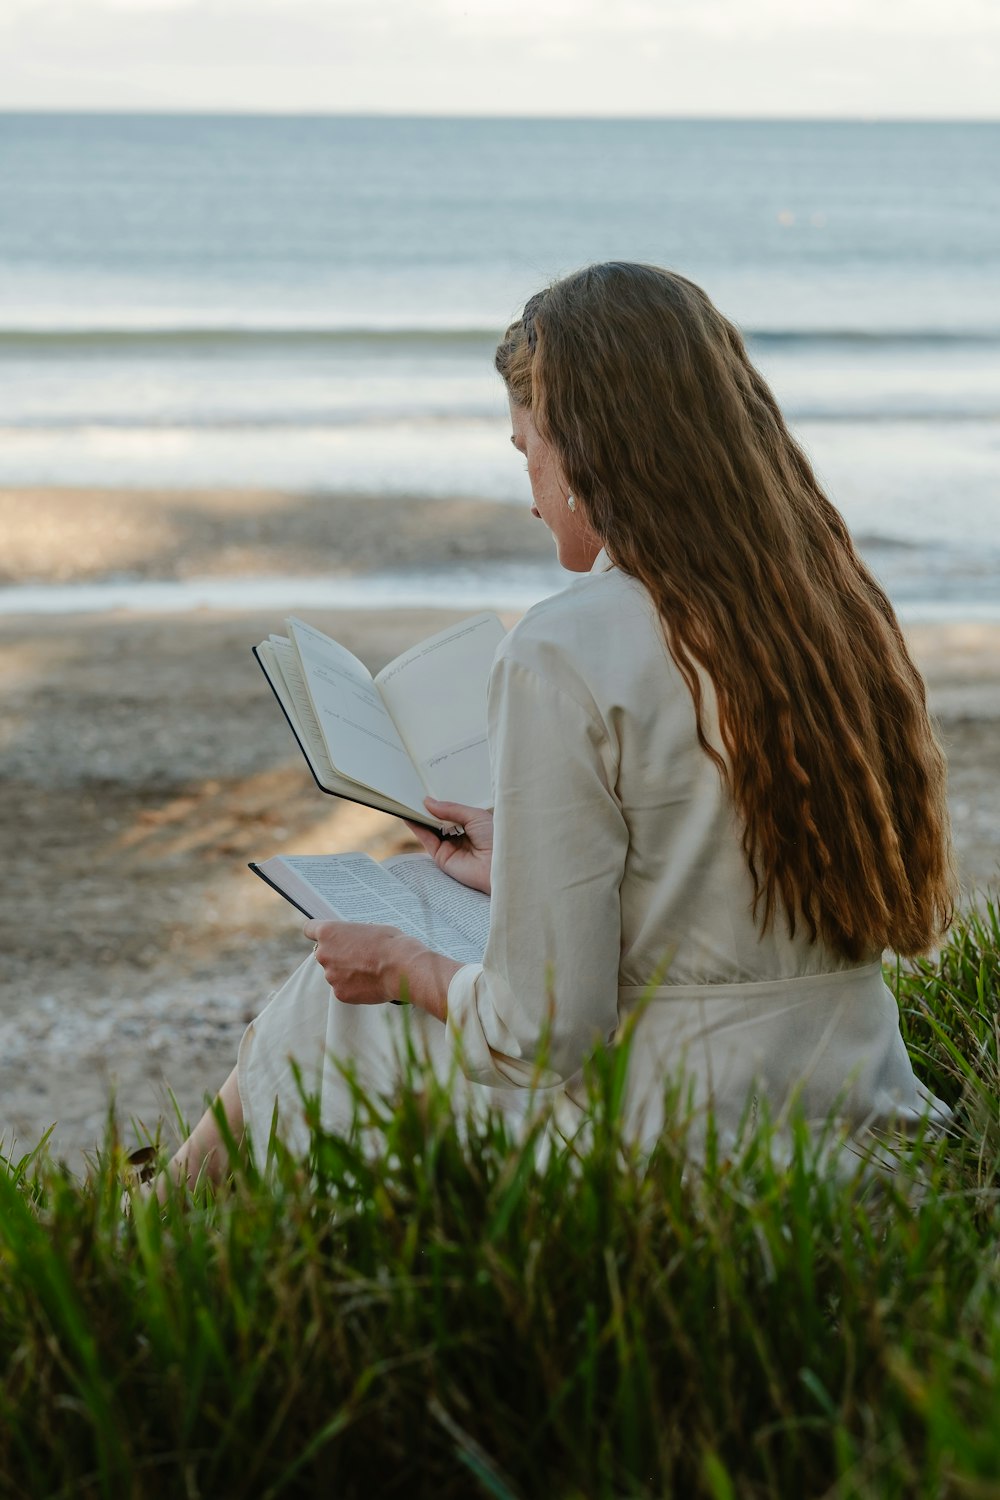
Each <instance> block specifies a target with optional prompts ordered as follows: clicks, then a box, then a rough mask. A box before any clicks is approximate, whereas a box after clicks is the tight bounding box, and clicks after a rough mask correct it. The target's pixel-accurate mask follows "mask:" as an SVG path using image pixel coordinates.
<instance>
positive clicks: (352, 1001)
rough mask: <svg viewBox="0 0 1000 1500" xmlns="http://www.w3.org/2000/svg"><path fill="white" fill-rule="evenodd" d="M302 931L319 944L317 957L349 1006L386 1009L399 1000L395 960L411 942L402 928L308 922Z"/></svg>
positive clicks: (314, 954)
mask: <svg viewBox="0 0 1000 1500" xmlns="http://www.w3.org/2000/svg"><path fill="white" fill-rule="evenodd" d="M302 931H303V932H304V933H305V935H306V937H307V938H309V940H310V941H311V942H312V943H315V945H316V946H315V950H314V952H313V957H314V958H315V960H316V962H317V963H318V964H319V966H320V968H321V969H322V970H323V973H324V974H325V975H326V979H327V983H328V984H329V985H330V987H331V989H333V990H334V991H335V992H336V995H337V999H338V1000H343V1002H344V1004H345V1005H382V1004H383V1003H384V1002H385V1001H386V1000H398V999H399V992H398V989H397V991H396V992H395V993H393V983H394V982H395V981H397V978H398V970H397V967H396V965H395V964H394V963H393V962H392V961H391V960H392V957H393V955H394V954H395V952H396V949H397V947H398V945H399V944H400V942H402V943H406V942H407V939H406V938H404V937H403V934H402V933H401V932H400V930H399V928H398V927H379V926H376V925H375V923H373V922H371V923H370V922H318V921H317V922H307V923H306V925H305V926H304V927H303V929H302ZM418 946H419V944H418Z"/></svg>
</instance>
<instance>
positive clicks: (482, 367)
mask: <svg viewBox="0 0 1000 1500" xmlns="http://www.w3.org/2000/svg"><path fill="white" fill-rule="evenodd" d="M998 167H1000V125H998V124H936V123H935V124H931V123H927V124H891V123H870V124H867V123H835V122H809V123H805V122H801V123H796V122H780V123H778V122H767V121H754V122H739V121H681V120H634V121H614V120H600V121H598V120H584V119H581V120H545V121H541V120H524V119H517V120H486V119H476V120H456V119H447V120H445V119H388V118H378V119H376V118H347V117H323V118H274V117H269V118H264V117H250V116H216V117H195V116H140V115H136V116H126V115H108V116H99V115H70V114H65V115H45V114H37V115H16V114H6V115H3V114H0V485H2V486H15V487H29V486H32V485H71V486H80V485H84V486H91V485H97V486H121V487H128V486H155V487H157V488H173V487H178V488H185V487H192V486H210V485H234V486H239V485H253V486H255V487H259V486H262V485H265V486H267V485H273V486H280V487H282V488H284V489H291V490H301V491H308V492H316V491H342V492H345V493H350V494H352V495H356V496H357V497H358V504H359V505H360V504H363V503H364V497H365V495H366V494H372V493H383V494H396V495H399V496H400V497H403V498H406V497H413V496H425V495H426V496H470V497H483V498H485V499H494V500H501V501H509V502H511V503H512V504H515V505H518V506H524V505H525V504H526V500H527V489H526V485H527V481H526V478H525V476H524V474H523V464H522V463H521V461H520V460H519V459H518V455H517V454H515V453H513V451H512V449H511V447H510V444H509V442H508V441H507V433H508V430H509V429H508V426H507V424H506V418H505V403H504V396H503V390H502V387H501V385H500V382H499V380H498V378H497V377H496V376H495V374H494V373H493V369H492V352H493V347H494V344H495V341H496V337H497V335H498V333H499V332H500V331H501V330H502V329H503V327H504V326H505V325H506V323H507V322H508V321H509V320H510V318H511V317H512V316H513V315H514V314H515V313H516V312H517V311H518V310H519V308H520V305H521V303H522V302H523V301H524V300H525V298H526V297H527V296H529V295H530V294H531V293H532V292H533V291H535V290H537V289H538V288H539V287H541V286H543V285H545V283H546V282H548V281H549V280H551V279H552V278H554V277H556V276H558V275H560V274H563V273H565V272H567V271H569V270H572V269H574V268H576V267H577V266H580V265H583V264H586V263H587V262H589V261H594V260H604V259H612V258H616V259H630V260H648V261H653V262H656V263H658V264H661V265H667V266H670V267H672V268H674V269H676V270H678V271H681V272H683V273H684V274H685V275H687V276H690V277H691V278H693V279H694V280H696V281H698V282H699V283H700V284H701V285H703V286H704V287H705V288H706V290H707V291H708V292H709V293H710V295H711V296H712V297H713V299H714V300H715V301H716V302H717V303H718V305H719V306H720V307H721V308H722V309H723V311H724V312H725V313H726V314H727V315H728V316H729V317H731V318H732V319H734V321H736V322H737V323H738V324H739V325H740V327H741V328H742V329H743V331H744V333H745V335H746V336H747V338H748V340H749V344H750V348H751V352H752V354H753V357H754V358H755V359H756V361H757V363H758V364H759V365H760V367H761V368H762V370H763V371H764V373H765V375H766V376H767V378H768V379H769V380H770V381H771V383H772V385H773V387H774V389H775V392H776V394H777V396H778V398H779V400H780V401H781V403H782V406H783V408H784V410H785V413H786V415H787V417H788V420H789V422H790V424H791V425H792V427H793V429H794V431H795V432H796V434H797V436H798V437H799V439H800V440H801V442H802V443H803V444H804V446H805V448H806V449H807V451H808V453H809V455H810V457H811V459H812V461H813V463H814V464H815V466H816V468H817V469H818V471H819V474H820V477H821V479H822V480H823V482H824V483H825V485H826V487H827V489H828V491H829V493H830V494H831V497H832V498H833V499H834V501H835V502H836V503H837V504H838V505H839V507H840V508H841V510H842V511H843V512H844V514H845V516H846V517H847V520H848V522H849V524H850V525H851V527H852V529H853V531H854V533H855V535H856V537H857V539H858V542H859V545H860V546H861V549H862V551H863V552H864V553H865V555H866V556H867V557H868V559H869V561H870V562H871V564H872V566H873V567H874V569H875V571H876V572H877V573H878V574H879V576H880V577H881V578H882V579H883V581H884V582H885V583H886V586H887V587H888V589H889V591H890V593H891V595H892V597H893V599H894V601H895V602H896V604H897V607H898V608H899V610H900V613H901V615H903V617H904V618H909V619H949V618H951V619H958V618H964V619H968V618H988V619H1000V170H998ZM456 582H457V583H458V585H459V594H457V595H456V594H454V593H453V594H452V597H465V595H468V597H469V600H470V605H471V607H474V606H475V604H476V602H477V601H486V600H489V602H492V603H495V604H503V603H509V604H511V605H521V604H524V603H526V602H530V600H531V598H532V597H539V596H540V595H541V594H543V593H545V592H548V591H550V589H551V587H552V586H553V585H554V583H556V582H558V570H557V569H555V568H554V566H553V568H552V569H550V570H546V569H544V568H542V569H538V568H536V569H524V568H522V569H516V568H513V567H501V566H499V565H498V566H497V567H496V568H495V569H492V570H491V569H486V570H485V571H483V572H482V573H480V574H476V575H474V576H473V575H469V574H466V575H465V576H464V577H459V578H458V579H457V580H455V579H453V580H452V583H451V584H450V585H449V587H450V588H451V587H452V585H454V584H455V583H456ZM328 584H329V581H327V583H326V584H324V580H321V579H317V580H316V582H315V590H316V593H317V597H321V598H322V599H323V600H324V601H325V602H330V603H336V602H339V600H340V596H341V595H343V596H344V597H345V598H346V597H347V595H350V602H354V603H357V602H358V601H359V600H360V602H361V603H373V604H377V603H379V602H380V601H381V602H384V601H385V600H386V599H389V598H392V599H393V600H396V601H399V600H401V599H403V598H405V599H406V600H408V601H410V602H422V601H424V600H425V598H426V601H427V602H430V600H431V599H432V598H435V597H438V598H439V597H440V587H441V579H440V576H438V575H429V574H418V573H416V572H413V573H412V574H409V575H406V576H405V577H404V578H399V577H397V578H389V579H373V580H367V581H364V582H360V583H358V582H355V583H352V584H347V583H340V584H338V585H337V589H338V590H339V591H340V592H339V594H337V592H336V591H335V590H332V589H331V587H330V586H328ZM214 587H216V589H217V591H221V594H224V593H225V587H226V581H225V580H220V581H219V582H218V584H217V585H214ZM94 588H96V589H97V594H96V595H95V594H94V592H93V589H94ZM101 588H102V586H100V585H96V586H93V587H92V588H91V592H90V594H87V593H86V591H84V592H83V593H82V594H81V593H80V592H79V591H77V592H76V593H75V594H74V592H73V590H72V589H65V590H59V589H52V590H45V589H40V590H35V591H34V592H33V593H32V594H30V595H29V594H26V593H21V592H20V591H17V590H0V596H2V597H0V608H13V607H34V608H67V607H70V606H71V604H72V602H73V600H74V599H76V601H77V603H78V604H80V607H98V605H99V603H100V602H101V600H103V601H104V602H105V603H107V602H109V601H110V602H118V603H121V602H125V603H128V602H129V601H134V599H136V598H137V597H141V599H143V600H145V601H146V602H147V603H150V607H153V605H152V602H151V601H153V599H154V598H156V597H158V598H159V601H160V602H159V604H158V605H156V606H155V607H163V608H170V607H175V608H183V607H187V606H188V605H189V604H190V603H191V602H192V596H191V593H190V589H187V591H186V590H185V586H182V585H168V584H167V583H163V584H162V585H157V584H155V583H147V584H145V585H140V584H138V583H130V581H129V580H128V579H124V580H122V579H118V580H115V582H114V584H113V585H108V586H107V588H106V589H105V592H104V593H103V594H102V593H101ZM268 588H269V589H271V590H272V591H276V592H277V594H280V593H281V588H282V582H281V580H280V579H274V580H269V581H268ZM302 588H303V585H302V582H301V581H298V582H297V584H296V587H295V591H294V596H293V597H294V598H301V596H302ZM108 589H111V590H112V592H111V593H109V592H108ZM114 589H117V590H118V595H114V593H113V590H114ZM157 589H159V595H157V594H156V590H157ZM324 589H325V592H324ZM123 591H124V592H123ZM345 591H346V594H345ZM286 592H287V589H286ZM15 595H16V596H17V597H16V598H15V597H14V596H15ZM85 596H86V598H89V599H91V600H92V601H93V600H94V599H96V600H97V603H94V602H91V603H89V604H87V603H80V601H81V600H83V599H84V598H85ZM244 597H245V595H244ZM18 600H20V605H18ZM32 600H33V601H34V602H33V603H32V602H31V601H32ZM46 601H47V602H46ZM171 601H173V602H171ZM195 602H218V601H217V600H214V601H213V599H212V598H209V597H206V596H204V593H203V594H202V596H200V597H199V599H198V600H197V601H195Z"/></svg>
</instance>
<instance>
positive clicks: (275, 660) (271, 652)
mask: <svg viewBox="0 0 1000 1500" xmlns="http://www.w3.org/2000/svg"><path fill="white" fill-rule="evenodd" d="M267 648H268V650H267V656H266V657H265V661H266V663H267V664H268V665H273V667H274V668H275V670H276V671H277V672H278V673H279V675H280V681H279V683H278V684H277V685H278V687H279V688H284V690H285V694H286V696H287V698H288V700H289V702H290V703H291V706H292V709H293V710H294V717H295V722H296V726H297V728H298V731H299V735H300V737H301V738H302V740H303V741H304V743H305V746H306V748H307V750H308V751H309V754H310V756H311V757H312V759H313V761H314V763H315V765H316V769H317V771H319V772H320V774H321V776H325V778H326V779H330V778H332V777H333V776H334V775H335V774H336V773H335V771H334V767H333V762H332V761H331V759H330V756H329V754H328V752H327V748H326V745H325V744H324V743H323V735H322V733H321V731H320V727H319V720H318V719H317V717H316V713H315V710H314V709H313V706H312V704H311V703H310V701H309V694H308V693H307V692H306V685H305V682H304V680H303V677H302V669H301V667H300V666H299V659H298V657H297V656H296V654H295V647H294V646H293V645H292V643H291V641H290V640H288V638H287V637H286V636H283V635H271V636H268V639H267ZM257 649H258V650H260V649H261V648H260V647H258V648H257Z"/></svg>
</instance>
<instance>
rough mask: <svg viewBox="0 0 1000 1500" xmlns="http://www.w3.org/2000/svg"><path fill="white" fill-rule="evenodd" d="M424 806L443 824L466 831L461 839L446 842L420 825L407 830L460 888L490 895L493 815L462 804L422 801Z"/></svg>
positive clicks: (425, 799) (427, 798)
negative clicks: (463, 887)
mask: <svg viewBox="0 0 1000 1500" xmlns="http://www.w3.org/2000/svg"><path fill="white" fill-rule="evenodd" d="M424 806H425V807H426V809H427V811H428V812H429V813H430V814H431V816H432V817H434V818H440V820H441V822H442V823H460V824H461V825H462V827H463V828H464V829H465V832H464V834H462V836H461V838H453V839H445V838H441V837H440V836H439V835H438V834H436V833H435V832H434V830H433V828H425V827H424V825H423V824H422V823H410V822H409V821H407V823H406V826H407V828H408V829H409V830H410V832H411V833H412V834H413V836H414V838H415V839H417V841H418V842H419V843H421V844H422V845H423V847H424V848H425V849H426V851H427V853H428V854H429V855H430V856H431V858H432V859H433V860H434V863H435V864H436V865H437V867H438V869H439V870H443V871H444V872H445V874H446V875H450V876H451V878H452V880H457V881H458V882H459V883H460V884H461V885H467V886H469V887H470V889H472V890H474V891H485V893H486V895H487V896H488V895H489V894H490V865H491V862H492V859H493V814H492V812H490V810H489V808H488V807H466V806H465V804H464V803H462V802H439V801H438V800H437V798H436V797H425V798H424Z"/></svg>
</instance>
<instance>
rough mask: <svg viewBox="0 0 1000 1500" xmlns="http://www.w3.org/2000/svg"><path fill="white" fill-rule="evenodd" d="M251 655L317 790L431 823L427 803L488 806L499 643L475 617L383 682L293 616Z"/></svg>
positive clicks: (482, 618) (399, 664) (495, 631)
mask: <svg viewBox="0 0 1000 1500" xmlns="http://www.w3.org/2000/svg"><path fill="white" fill-rule="evenodd" d="M285 623H286V625H287V627H288V635H287V636H282V635H272V636H270V637H269V638H268V640H266V641H262V642H261V644H260V645H259V646H255V647H254V653H253V654H254V656H255V657H256V658H257V661H258V662H259V663H260V666H261V667H262V668H263V671H264V675H265V677H266V678H267V680H268V682H269V683H270V684H271V687H272V688H273V690H274V695H275V697H276V698H277V700H278V702H279V703H280V705H281V708H282V710H283V711H284V714H285V717H286V719H287V720H288V723H289V725H290V726H291V730H292V733H293V734H294V735H295V738H296V739H297V740H298V743H299V747H300V748H301V750H302V753H303V755H304V756H305V758H306V760H307V762H308V764H309V769H310V770H311V771H312V773H313V776H314V777H315V778H316V783H317V785H318V786H319V787H320V788H321V789H322V790H323V791H324V792H331V793H333V794H334V795H335V796H337V797H348V798H350V799H351V801H354V802H364V803H366V804H367V805H368V806H369V807H378V808H381V809H382V811H383V812H390V813H396V814H397V815H398V816H400V817H403V818H413V819H414V820H415V821H417V822H420V823H427V824H429V825H433V822H434V820H433V819H432V818H431V817H430V816H429V815H428V812H427V809H426V807H424V798H425V797H427V796H430V797H440V798H442V799H443V800H444V801H446V802H464V803H466V804H468V805H469V806H471V807H488V806H489V805H490V804H491V801H492V791H491V788H490V758H489V748H488V746H487V743H486V682H487V679H488V677H489V673H490V667H491V666H492V664H493V657H494V655H495V653H496V649H497V647H498V646H499V644H500V642H501V640H502V639H503V636H504V628H503V626H502V625H501V623H500V621H499V620H498V619H497V617H496V615H491V614H483V615H474V616H473V617H472V619H469V620H462V621H461V622H460V623H459V624H457V625H452V626H449V628H448V629H447V630H442V631H441V632H440V634H438V635H434V636H431V637H430V639H429V640H426V641H420V642H419V643H418V644H417V645H416V646H411V647H410V649H409V650H408V651H404V652H403V654H402V656H397V657H396V659H395V661H391V662H390V663H389V665H388V666H387V667H383V668H382V671H381V672H379V674H378V676H377V677H372V674H371V673H370V672H369V670H368V668H367V667H366V666H365V664H364V662H361V661H359V660H358V658H357V657H356V656H354V655H352V653H351V652H350V651H348V650H347V649H346V647H344V646H341V645H339V644H338V643H337V642H336V641H334V640H331V638H330V637H329V636H328V635H324V634H323V633H322V631H320V630H316V629H315V627H314V626H312V625H307V624H305V623H304V621H302V620H298V619H295V618H294V617H292V618H291V619H289V620H286V622H285Z"/></svg>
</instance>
